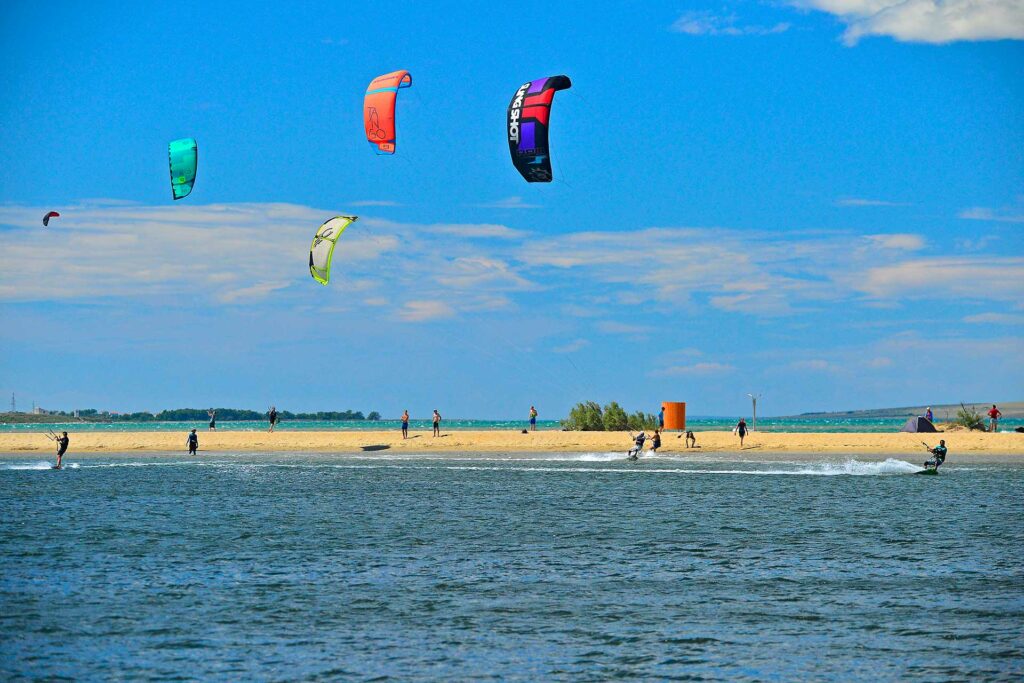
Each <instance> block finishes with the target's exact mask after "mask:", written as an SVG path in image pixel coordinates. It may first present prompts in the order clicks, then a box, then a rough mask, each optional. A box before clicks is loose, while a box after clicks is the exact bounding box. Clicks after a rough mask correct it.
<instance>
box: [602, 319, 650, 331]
mask: <svg viewBox="0 0 1024 683" xmlns="http://www.w3.org/2000/svg"><path fill="white" fill-rule="evenodd" d="M596 327H597V329H598V330H600V331H601V332H605V333H607V334H644V333H646V332H647V331H648V330H647V328H646V327H642V326H640V325H630V324H628V323H620V322H616V321H614V320H602V321H601V322H599V323H597V326H596Z"/></svg>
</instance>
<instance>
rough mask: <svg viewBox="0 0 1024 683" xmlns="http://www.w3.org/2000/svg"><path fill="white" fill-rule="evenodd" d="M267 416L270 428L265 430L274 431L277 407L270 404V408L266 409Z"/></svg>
mask: <svg viewBox="0 0 1024 683" xmlns="http://www.w3.org/2000/svg"><path fill="white" fill-rule="evenodd" d="M267 418H268V419H269V420H270V429H269V430H267V431H271V432H272V431H274V427H275V426H277V407H276V406H270V410H268V411H267Z"/></svg>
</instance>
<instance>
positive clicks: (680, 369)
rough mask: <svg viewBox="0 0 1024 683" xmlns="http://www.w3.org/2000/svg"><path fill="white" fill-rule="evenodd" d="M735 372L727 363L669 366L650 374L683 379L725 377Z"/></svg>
mask: <svg viewBox="0 0 1024 683" xmlns="http://www.w3.org/2000/svg"><path fill="white" fill-rule="evenodd" d="M735 371H736V368H735V367H734V366H732V365H729V364H728V363H694V364H693V365H670V366H668V367H666V368H662V369H660V370H655V371H654V372H653V373H651V374H652V375H655V376H659V377H684V376H694V375H700V376H707V375H725V374H728V373H731V372H735Z"/></svg>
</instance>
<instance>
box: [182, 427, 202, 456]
mask: <svg viewBox="0 0 1024 683" xmlns="http://www.w3.org/2000/svg"><path fill="white" fill-rule="evenodd" d="M185 443H186V444H188V454H189V455H195V454H196V451H197V450H199V435H198V434H196V430H194V429H193V430H192V431H191V432H189V433H188V439H187V440H186V441H185Z"/></svg>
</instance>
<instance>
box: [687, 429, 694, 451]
mask: <svg viewBox="0 0 1024 683" xmlns="http://www.w3.org/2000/svg"><path fill="white" fill-rule="evenodd" d="M691 444H692V445H691ZM686 447H687V448H696V447H697V437H696V436H694V435H693V432H686Z"/></svg>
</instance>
